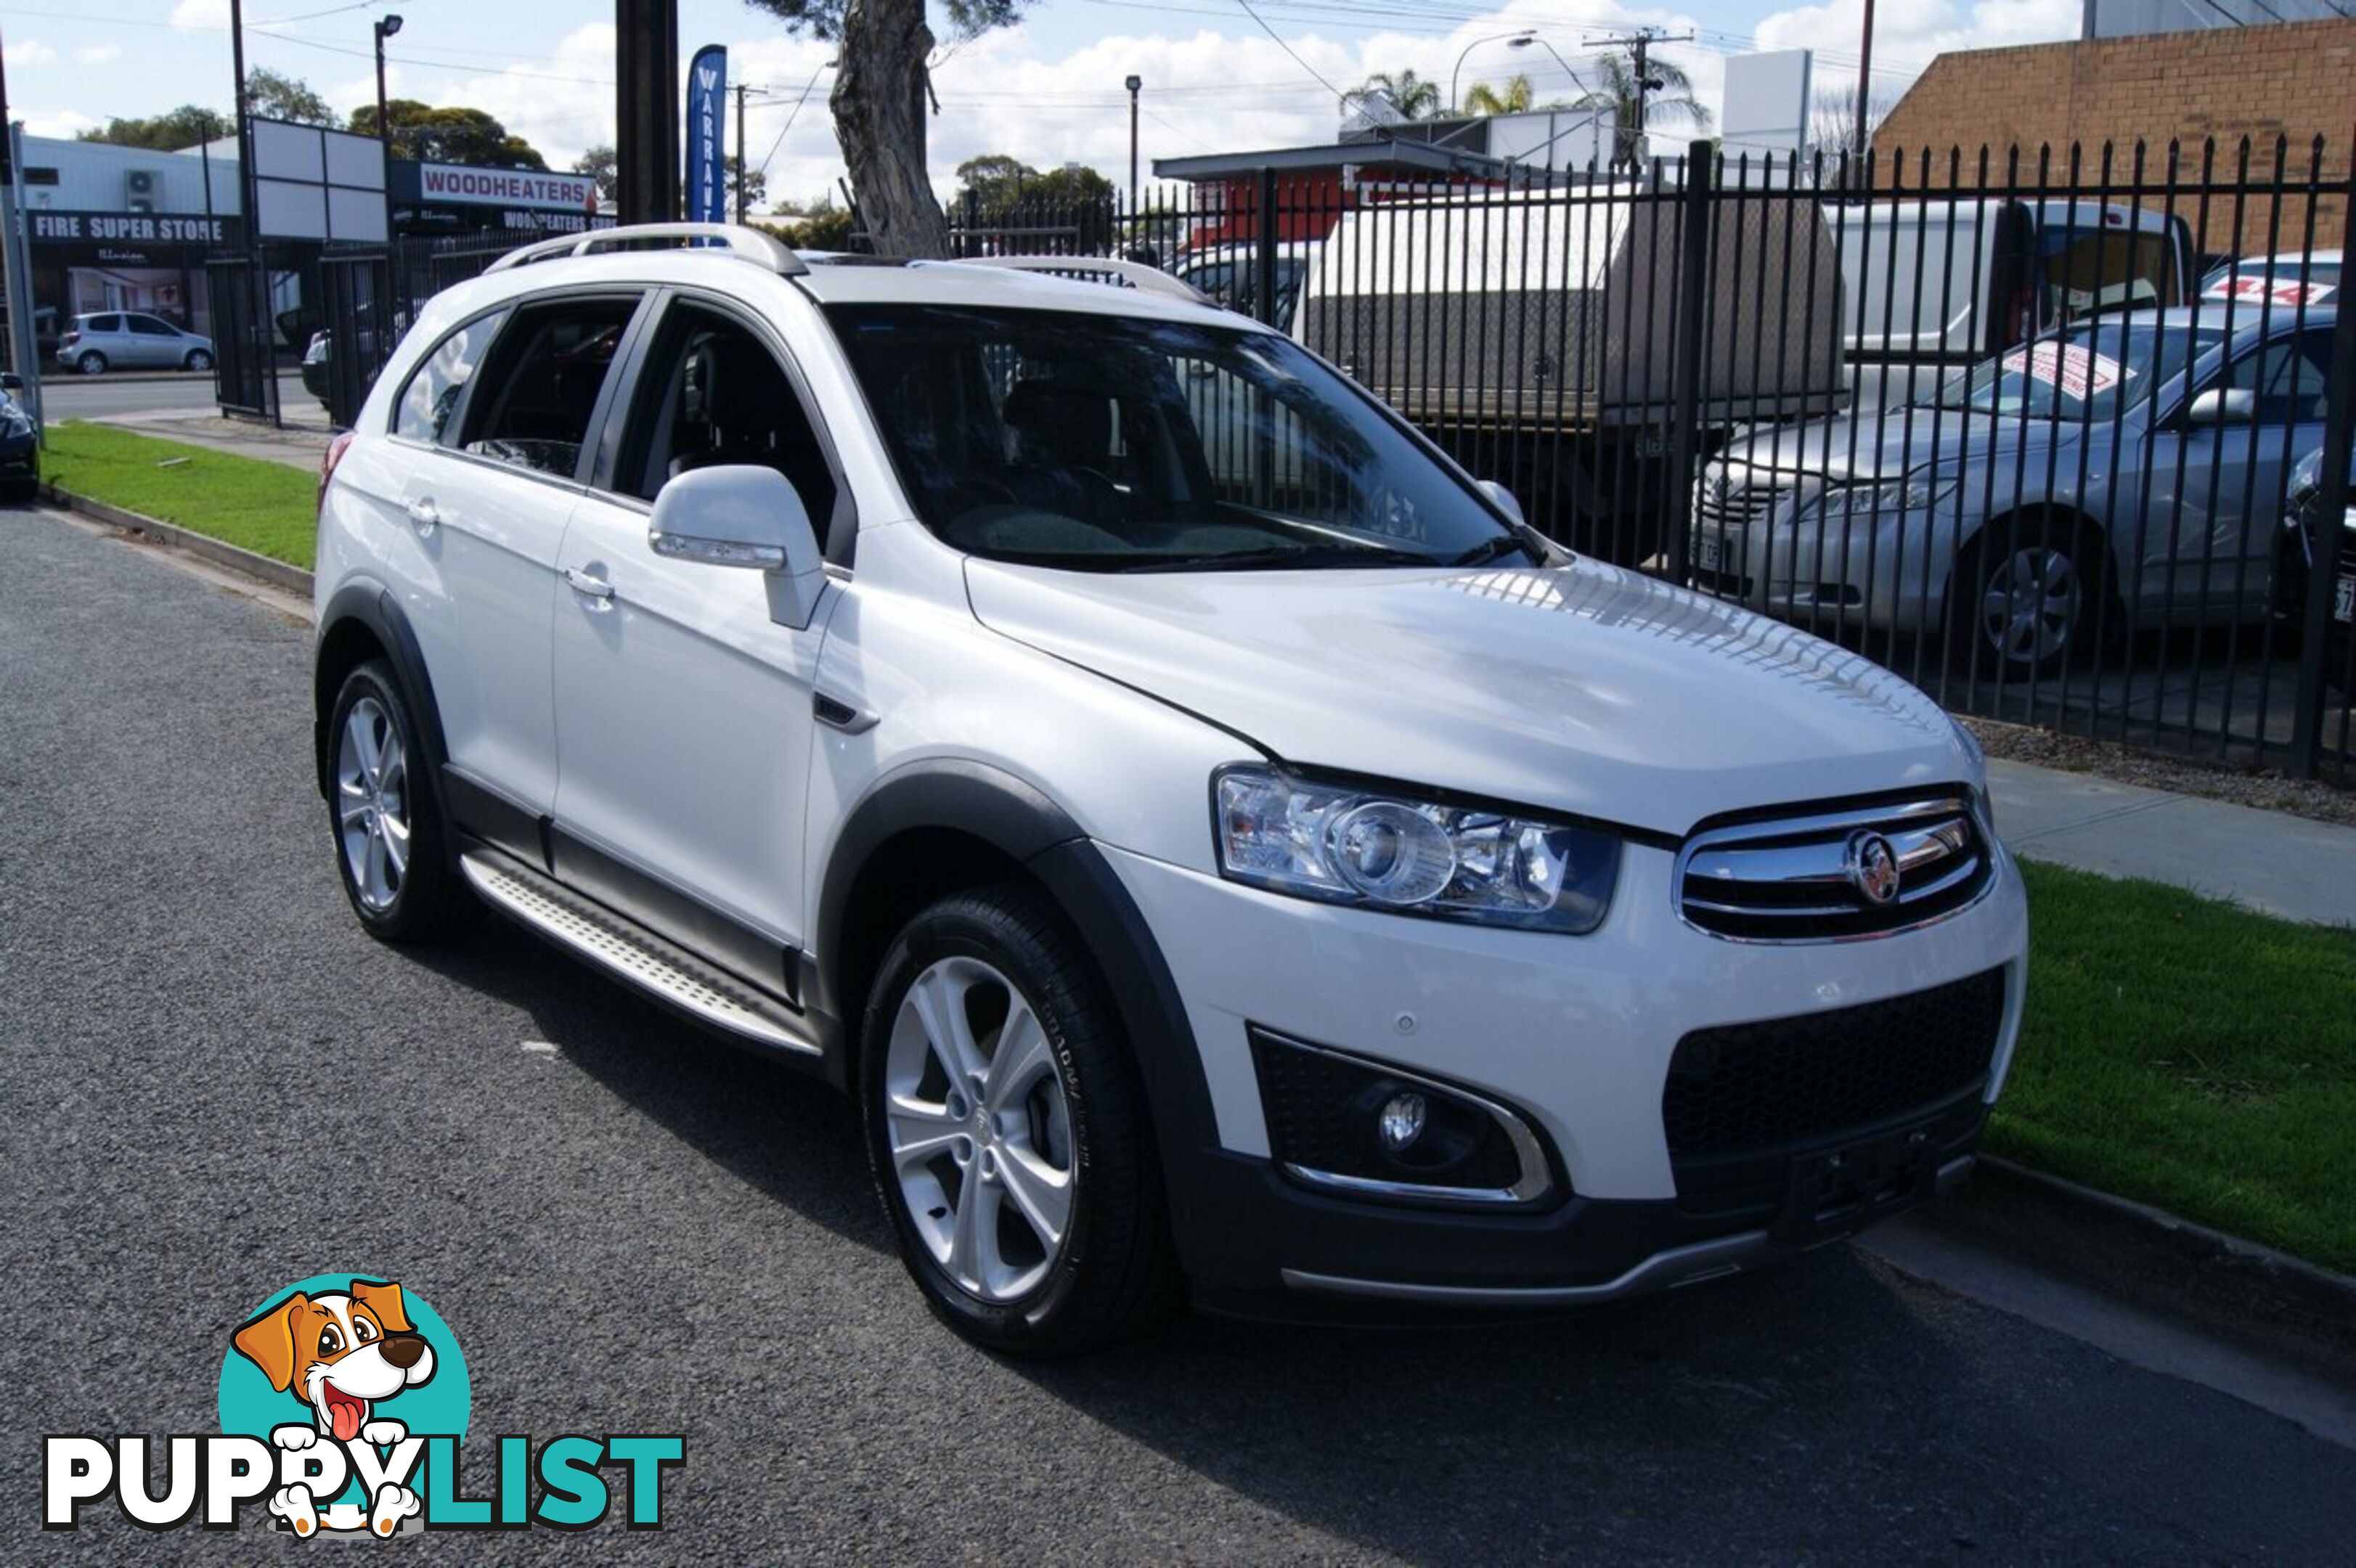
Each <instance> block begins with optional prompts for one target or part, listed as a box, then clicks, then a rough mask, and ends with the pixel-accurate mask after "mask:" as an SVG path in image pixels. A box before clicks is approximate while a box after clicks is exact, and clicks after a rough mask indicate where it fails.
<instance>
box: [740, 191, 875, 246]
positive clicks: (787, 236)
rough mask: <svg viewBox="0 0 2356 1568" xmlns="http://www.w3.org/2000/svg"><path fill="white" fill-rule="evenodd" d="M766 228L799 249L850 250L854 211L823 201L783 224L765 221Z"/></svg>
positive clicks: (764, 227) (764, 226)
mask: <svg viewBox="0 0 2356 1568" xmlns="http://www.w3.org/2000/svg"><path fill="white" fill-rule="evenodd" d="M755 227H756V228H761V229H767V230H768V231H769V232H770V233H772V234H774V235H776V237H777V238H778V239H780V240H784V241H785V242H786V243H787V244H788V245H790V246H792V247H793V248H794V249H795V250H797V251H848V250H850V249H851V214H850V213H849V212H848V211H846V210H845V209H844V208H840V207H837V206H835V205H834V203H833V202H832V201H830V200H829V201H821V202H819V204H818V205H817V206H816V207H814V208H810V209H809V211H808V212H805V213H803V214H802V215H801V216H800V217H798V218H795V219H790V220H788V221H787V222H784V223H763V224H757V225H755Z"/></svg>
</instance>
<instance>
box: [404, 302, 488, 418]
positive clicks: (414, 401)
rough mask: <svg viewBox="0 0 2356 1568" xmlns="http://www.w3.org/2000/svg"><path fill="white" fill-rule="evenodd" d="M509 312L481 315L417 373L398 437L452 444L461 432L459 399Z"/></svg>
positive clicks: (450, 338) (443, 343)
mask: <svg viewBox="0 0 2356 1568" xmlns="http://www.w3.org/2000/svg"><path fill="white" fill-rule="evenodd" d="M504 314H505V313H503V312H502V313H498V314H495V315H485V316H477V317H476V318H475V319H474V320H473V321H470V322H468V323H467V324H466V325H464V326H462V327H460V328H459V329H458V330H457V331H455V332H454V333H452V334H451V335H450V336H447V337H445V338H444V339H443V340H442V341H441V343H440V344H439V345H437V346H436V347H435V348H434V352H433V353H431V354H429V355H427V356H426V357H425V360H424V363H423V364H421V365H419V366H418V367H417V368H416V369H415V370H414V371H412V372H411V374H410V378H409V382H408V384H407V385H406V386H404V387H402V389H401V397H400V400H398V401H397V402H396V403H395V404H394V405H393V411H392V433H393V434H395V435H397V436H400V437H402V439H404V440H407V441H420V442H423V443H426V444H427V445H429V446H442V445H447V444H449V441H448V438H450V437H452V436H454V435H455V434H456V427H455V425H454V424H453V422H452V419H451V416H452V415H453V414H455V412H456V411H457V408H458V400H459V399H460V398H461V397H463V396H464V395H465V393H466V383H467V382H469V381H470V380H472V379H474V375H475V370H476V368H477V366H479V365H481V363H482V362H483V350H484V349H485V348H486V347H487V346H488V345H489V343H490V341H491V339H492V337H493V336H496V335H497V333H498V326H499V322H500V321H501V319H503V316H504Z"/></svg>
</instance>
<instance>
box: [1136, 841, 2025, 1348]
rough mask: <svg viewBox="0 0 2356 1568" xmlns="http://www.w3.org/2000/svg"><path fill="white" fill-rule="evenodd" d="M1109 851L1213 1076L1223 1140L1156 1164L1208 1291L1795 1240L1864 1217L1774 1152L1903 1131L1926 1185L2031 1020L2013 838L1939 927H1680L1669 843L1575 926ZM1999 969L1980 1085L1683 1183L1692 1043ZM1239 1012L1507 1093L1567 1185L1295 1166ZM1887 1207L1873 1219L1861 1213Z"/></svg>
mask: <svg viewBox="0 0 2356 1568" xmlns="http://www.w3.org/2000/svg"><path fill="white" fill-rule="evenodd" d="M1105 854H1106V857H1107V859H1108V863H1109V864H1110V866H1111V867H1112V868H1113V869H1114V871H1115V874H1116V875H1117V876H1118V878H1119V880H1120V882H1121V883H1122V885H1123V886H1124V887H1125V889H1126V890H1127V891H1128V892H1129V894H1130V897H1131V899H1133V900H1134V901H1135V903H1136V905H1137V907H1138V909H1139V912H1141V915H1142V916H1143V918H1144V923H1145V925H1146V926H1147V927H1148V928H1149V929H1150V930H1151V932H1152V933H1153V936H1154V939H1155V941H1156V943H1157V944H1158V946H1159V947H1160V949H1161V955H1162V959H1163V961H1164V963H1165V964H1166V965H1167V966H1168V968H1169V971H1170V974H1171V976H1172V979H1173V982H1174V987H1175V990H1176V992H1177V994H1178V995H1179V996H1180V997H1183V998H1184V1004H1183V1005H1184V1007H1185V1010H1186V1014H1187V1019H1186V1021H1187V1023H1188V1026H1189V1029H1190V1030H1191V1033H1192V1035H1193V1040H1194V1046H1195V1050H1196V1052H1197V1053H1198V1055H1199V1057H1200V1060H1201V1063H1202V1068H1203V1072H1204V1074H1205V1079H1206V1082H1207V1088H1208V1092H1209V1100H1210V1104H1211V1107H1212V1111H1213V1115H1214V1119H1215V1136H1214V1138H1213V1140H1212V1141H1213V1144H1214V1146H1215V1147H1207V1148H1204V1149H1194V1150H1189V1149H1165V1150H1164V1167H1165V1171H1166V1174H1167V1178H1168V1180H1169V1183H1170V1186H1171V1190H1172V1209H1173V1225H1174V1228H1175V1231H1176V1233H1177V1240H1178V1243H1179V1247H1180V1253H1181V1258H1182V1261H1183V1264H1184V1266H1185V1268H1186V1270H1187V1273H1188V1275H1189V1277H1190V1279H1191V1280H1192V1281H1193V1283H1194V1286H1195V1289H1196V1294H1197V1296H1198V1298H1199V1299H1201V1300H1202V1301H1203V1303H1204V1304H1205V1305H1206V1306H1211V1307H1232V1308H1234V1309H1237V1310H1242V1311H1248V1312H1252V1313H1258V1314H1264V1313H1270V1312H1274V1313H1278V1314H1280V1315H1299V1314H1301V1313H1303V1312H1307V1313H1308V1314H1309V1315H1312V1316H1329V1315H1332V1313H1333V1311H1334V1310H1339V1311H1341V1312H1342V1313H1343V1314H1344V1315H1355V1314H1353V1313H1352V1311H1351V1309H1352V1308H1359V1309H1363V1308H1365V1307H1367V1306H1369V1305H1372V1306H1376V1307H1387V1308H1393V1309H1396V1308H1398V1307H1409V1308H1412V1307H1452V1308H1465V1307H1471V1308H1511V1307H1545V1308H1553V1307H1568V1306H1576V1305H1580V1304H1584V1303H1589V1302H1595V1301H1603V1300H1610V1299H1613V1298H1615V1297H1618V1296H1629V1295H1634V1294H1639V1293H1642V1292H1644V1291H1648V1290H1655V1289H1663V1288H1667V1287H1670V1286H1673V1285H1681V1284H1687V1283H1690V1282H1692V1281H1694V1280H1697V1279H1700V1278H1705V1277H1711V1276H1715V1275H1722V1274H1726V1273H1730V1272H1733V1271H1734V1270H1736V1269H1740V1268H1743V1267H1748V1266H1751V1264H1755V1263H1758V1262H1762V1261H1765V1260H1769V1259H1772V1258H1775V1257H1778V1256H1783V1255H1790V1254H1792V1253H1797V1252H1800V1251H1803V1250H1805V1248H1807V1247H1808V1246H1812V1245H1815V1244H1820V1243H1822V1242H1823V1241H1826V1240H1829V1239H1832V1238H1833V1237H1835V1236H1837V1235H1839V1234H1843V1233H1847V1230H1848V1229H1855V1228H1857V1226H1856V1225H1849V1226H1847V1227H1844V1226H1843V1225H1842V1224H1841V1223H1839V1222H1837V1221H1834V1222H1831V1223H1799V1224H1795V1223H1794V1212H1793V1209H1792V1205H1791V1204H1790V1203H1789V1202H1788V1201H1785V1200H1784V1197H1783V1194H1784V1189H1783V1186H1782V1181H1783V1171H1784V1169H1785V1168H1786V1167H1787V1166H1788V1168H1790V1170H1791V1171H1792V1172H1793V1173H1794V1179H1795V1180H1796V1178H1797V1173H1798V1172H1799V1171H1800V1170H1801V1169H1802V1168H1804V1167H1812V1166H1813V1165H1815V1164H1821V1163H1822V1162H1823V1160H1824V1159H1825V1158H1826V1157H1833V1158H1835V1159H1836V1160H1837V1157H1838V1156H1839V1155H1840V1154H1841V1153H1842V1152H1843V1151H1856V1150H1859V1149H1862V1148H1865V1147H1874V1148H1879V1147H1883V1146H1884V1145H1885V1144H1886V1143H1887V1142H1888V1141H1889V1140H1890V1139H1891V1138H1892V1137H1897V1138H1899V1139H1901V1140H1910V1139H1911V1140H1912V1148H1913V1150H1914V1154H1913V1159H1914V1164H1913V1167H1912V1168H1913V1169H1914V1171H1915V1172H1916V1173H1917V1174H1918V1175H1919V1176H1920V1177H1921V1178H1922V1179H1921V1180H1920V1181H1917V1182H1915V1183H1914V1188H1915V1190H1914V1191H1913V1192H1912V1196H1913V1197H1924V1196H1928V1195H1929V1193H1930V1192H1931V1191H1932V1190H1934V1189H1943V1188H1944V1187H1946V1186H1949V1185H1952V1184H1953V1182H1954V1180H1956V1179H1959V1178H1960V1177H1961V1176H1962V1175H1963V1174H1964V1172H1965V1171H1966V1170H1968V1168H1969V1166H1970V1160H1971V1157H1972V1150H1973V1148H1974V1147H1975V1146H1976V1140H1977V1137H1978V1134H1979V1131H1980V1128H1981V1126H1982V1125H1983V1123H1984V1121H1985V1117H1986V1112H1987V1105H1988V1104H1991V1103H1993V1101H1994V1100H1995V1098H1996V1095H1997V1092H1998V1091H1999V1089H2000V1088H2001V1086H2002V1083H2003V1081H2004V1077H2005V1073H2006V1071H2007V1069H2008V1066H2009V1064H2010V1061H2011V1056H2012V1051H2013V1047H2014V1042H2015V1040H2016V1037H2017V1035H2018V1031H2019V1015H2020V1003H2021V995H2022V987H2023V978H2024V974H2025V961H2026V952H2027V944H2028V923H2027V909H2026V901H2025V899H2024V897H2023V895H2022V891H2021V887H2020V882H2019V876H2018V873H2017V872H2016V871H2015V870H2014V869H2013V868H2012V866H2011V863H2010V861H2009V859H2008V858H2006V857H2005V856H2004V855H2003V854H2002V852H2001V851H2000V850H1999V851H1997V854H1996V856H1995V869H1994V875H1993V877H1992V879H1991V881H1990V884H1989V886H1988V888H1987V891H1985V892H1984V893H1983V894H1982V895H1981V896H1980V897H1979V898H1978V899H1977V900H1976V901H1975V902H1973V903H1971V904H1970V905H1968V906H1966V907H1965V908H1964V909H1962V910H1960V911H1958V912H1955V913H1954V914H1952V915H1950V916H1948V917H1947V918H1945V919H1944V920H1941V921H1939V922H1937V923H1934V924H1932V925H1929V926H1926V927H1922V928H1919V929H1915V930H1911V931H1906V932H1901V933H1894V934H1891V935H1890V936H1887V937H1881V938H1877V939H1873V940H1864V941H1852V942H1845V943H1822V944H1765V943H1742V942H1735V941H1730V940H1726V939H1723V938H1719V937H1717V936H1713V935H1709V934H1707V933H1703V932H1700V931H1698V930H1696V929H1694V928H1692V927H1690V926H1688V925H1687V924H1685V923H1684V922H1683V921H1682V920H1681V919H1680V917H1679V913H1678V911H1677V908H1676V900H1675V897H1674V877H1675V867H1676V856H1675V854H1674V853H1672V852H1671V851H1669V850H1666V849H1662V848H1648V847H1644V846H1639V845H1633V844H1632V845H1629V846H1628V847H1627V848H1626V849H1625V850H1624V852H1623V856H1622V866H1621V875H1620V882H1619V886H1618V888H1617V890H1616V891H1615V894H1614V897H1613V901H1612V908H1611V911H1610V912H1609V913H1608V914H1607V916H1606V918H1605V921H1604V923H1603V925H1602V926H1601V927H1600V928H1599V929H1598V930H1597V931H1596V932H1595V933H1592V934H1591V935H1589V936H1585V937H1567V936H1560V935H1554V934H1547V933H1526V932H1511V931H1500V930H1495V929H1490V928H1483V927H1477V926H1471V925H1463V924H1459V923H1451V922H1446V921H1437V920H1419V919H1409V918H1404V917H1400V916H1396V915H1387V914H1382V913H1377V912H1366V911H1361V910H1354V909H1344V908H1336V907H1333V906H1328V905H1323V904H1317V903H1312V902H1309V901H1302V900H1297V899H1290V898H1285V897H1281V896H1279V895H1276V894H1272V893H1267V892H1262V891H1257V890H1254V889H1250V888H1246V887H1243V886H1240V885H1237V884H1235V883H1232V882H1227V881H1225V880H1221V879H1219V878H1216V877H1214V876H1209V875H1206V874H1204V873H1202V872H1198V871H1194V870H1189V869H1182V868H1179V867H1174V866H1171V865H1168V864H1166V863H1163V862H1161V861H1156V860H1151V859H1144V858H1142V857H1139V856H1134V855H1130V854H1127V853H1125V852H1122V851H1119V850H1113V849H1107V850H1105ZM1992 973H1993V974H2000V975H2001V977H2002V978H2001V985H2002V1003H2001V1008H2000V1011H1999V1014H1998V1021H1997V1027H1996V1029H1995V1039H1994V1040H1993V1042H1992V1045H1991V1048H1990V1052H1989V1056H1988V1059H1987V1071H1986V1073H1985V1076H1984V1077H1983V1078H1981V1079H1980V1080H1978V1081H1977V1082H1975V1083H1972V1084H1970V1085H1969V1087H1968V1092H1967V1093H1962V1094H1959V1095H1952V1096H1946V1097H1944V1098H1942V1099H1940V1100H1939V1101H1938V1102H1937V1103H1935V1104H1933V1103H1926V1104H1921V1105H1917V1106H1912V1107H1909V1108H1908V1109H1907V1111H1906V1113H1905V1115H1902V1116H1898V1117H1895V1118H1883V1119H1881V1120H1879V1121H1878V1122H1876V1123H1874V1124H1873V1125H1863V1124H1860V1125H1856V1126H1843V1127H1840V1128H1837V1129H1835V1130H1833V1131H1831V1132H1828V1133H1826V1134H1825V1135H1824V1136H1817V1137H1815V1138H1814V1139H1813V1140H1811V1141H1809V1142H1808V1143H1807V1144H1806V1147H1797V1146H1794V1147H1790V1148H1780V1147H1779V1148H1777V1149H1774V1150H1772V1151H1768V1154H1767V1156H1766V1157H1767V1159H1768V1160H1769V1161H1770V1162H1772V1163H1773V1171H1774V1179H1775V1181H1776V1182H1777V1184H1778V1185H1777V1186H1776V1188H1775V1189H1774V1190H1773V1191H1772V1192H1771V1193H1770V1194H1768V1197H1767V1200H1766V1201H1765V1202H1764V1203H1763V1204H1762V1203H1761V1202H1744V1201H1733V1202H1730V1201H1724V1200H1720V1199H1719V1198H1715V1197H1712V1196H1710V1195H1708V1194H1705V1193H1700V1192H1697V1191H1693V1190H1688V1191H1687V1192H1685V1193H1683V1194H1682V1195H1681V1192H1680V1184H1679V1175H1678V1171H1677V1169H1676V1168H1675V1162H1674V1160H1673V1156H1672V1152H1671V1149H1670V1147H1669V1137H1668V1134H1667V1131H1666V1125H1665V1114H1664V1093H1665V1088H1666V1085H1667V1082H1668V1077H1669V1071H1670V1065H1671V1061H1672V1058H1673V1056H1674V1055H1675V1054H1676V1050H1677V1046H1678V1042H1679V1041H1680V1040H1684V1039H1685V1038H1686V1037H1687V1036H1688V1035H1689V1034H1694V1033H1696V1032H1697V1031H1703V1030H1712V1029H1722V1028H1725V1027H1728V1026H1737V1025H1748V1024H1753V1023H1756V1022H1757V1021H1758V1020H1763V1019H1798V1018H1801V1017H1803V1016H1804V1015H1812V1014H1821V1013H1828V1012H1831V1011H1834V1010H1837V1009H1841V1008H1859V1007H1863V1006H1864V1005H1866V1004H1871V1003H1877V1002H1883V1001H1889V1000H1891V999H1894V998H1900V997H1908V996H1911V995H1912V994H1914V993H1918V992H1926V991H1933V990H1934V989H1937V988H1939V987H1947V986H1949V985H1951V984H1953V983H1954V982H1958V981H1963V980H1965V979H1968V978H1969V977H1972V976H1990V975H1991V974H1992ZM1990 983H1991V984H1993V983H1994V982H1993V981H1991V982H1990ZM1254 1030H1258V1031H1261V1032H1262V1034H1263V1035H1264V1036H1265V1035H1266V1034H1268V1033H1271V1032H1272V1033H1274V1034H1278V1035H1280V1036H1283V1037H1286V1038H1289V1039H1292V1040H1301V1041H1307V1042H1312V1043H1314V1044H1316V1045H1318V1046H1321V1047H1324V1048H1328V1049H1330V1050H1333V1051H1342V1052H1346V1053H1349V1055H1351V1056H1352V1057H1354V1058H1357V1059H1360V1060H1361V1061H1366V1062H1370V1063H1374V1064H1387V1065H1390V1066H1395V1067H1397V1068H1398V1069H1399V1070H1402V1071H1403V1072H1407V1073H1409V1074H1413V1075H1424V1076H1428V1077H1429V1078H1430V1079H1431V1080H1433V1081H1436V1082H1437V1083H1442V1084H1446V1085H1450V1086H1454V1087H1459V1088H1462V1089H1463V1090H1466V1091H1470V1092H1472V1093H1474V1094H1477V1095H1479V1096H1483V1097H1486V1098H1488V1099H1490V1100H1493V1101H1494V1102H1495V1103H1497V1104H1502V1105H1504V1106H1506V1107H1510V1108H1511V1109H1512V1111H1514V1112H1515V1114H1517V1115H1520V1116H1521V1117H1523V1118H1525V1119H1526V1121H1527V1122H1528V1124H1529V1125H1530V1126H1531V1127H1532V1128H1533V1129H1534V1130H1535V1131H1536V1132H1537V1135H1538V1136H1539V1139H1540V1140H1541V1141H1542V1143H1543V1144H1544V1146H1545V1147H1546V1148H1547V1151H1548V1153H1549V1155H1550V1156H1551V1157H1552V1159H1553V1162H1554V1170H1555V1176H1556V1179H1555V1180H1554V1181H1553V1182H1552V1183H1551V1185H1550V1188H1549V1190H1548V1191H1547V1192H1546V1193H1545V1194H1544V1195H1543V1196H1542V1198H1540V1199H1539V1200H1537V1201H1534V1202H1531V1203H1528V1204H1526V1205H1515V1206H1502V1207H1501V1206H1484V1207H1471V1206H1452V1207H1451V1206H1447V1205H1436V1204H1429V1203H1420V1204H1419V1203H1414V1202H1411V1201H1395V1200H1380V1199H1376V1198H1369V1197H1360V1196H1355V1195H1351V1194H1348V1193H1343V1192H1336V1191H1334V1190H1332V1189H1328V1188H1325V1187H1323V1186H1320V1185H1317V1184H1313V1183H1309V1182H1304V1181H1303V1180H1302V1179H1300V1177H1299V1175H1298V1174H1297V1173H1290V1172H1288V1171H1287V1170H1286V1168H1284V1167H1283V1165H1282V1164H1281V1163H1280V1160H1279V1158H1278V1157H1276V1153H1277V1151H1276V1150H1275V1147H1274V1139H1273V1138H1272V1135H1271V1132H1270V1124H1269V1111H1268V1108H1267V1107H1266V1106H1265V1105H1264V1104H1263V1098H1262V1090H1261V1080H1260V1078H1259V1077H1258V1073H1257V1071H1256V1068H1255V1063H1254V1055H1253V1050H1252V1044H1251V1039H1252V1032H1253V1031H1254ZM1757 1163H1758V1162H1755V1161H1754V1162H1753V1164H1754V1165H1755V1164H1757ZM1688 1169H1690V1168H1689V1167H1688ZM1910 1200H1911V1199H1910ZM1902 1206H1903V1205H1902V1204H1898V1205H1893V1206H1891V1208H1890V1209H1889V1210H1886V1211H1894V1208H1895V1207H1902ZM1882 1212H1885V1210H1872V1211H1864V1212H1861V1213H1860V1214H1859V1215H1858V1224H1862V1223H1865V1222H1869V1221H1871V1220H1873V1219H1876V1218H1879V1217H1880V1214H1881V1213H1882ZM1386 1315H1387V1314H1386Z"/></svg>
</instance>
